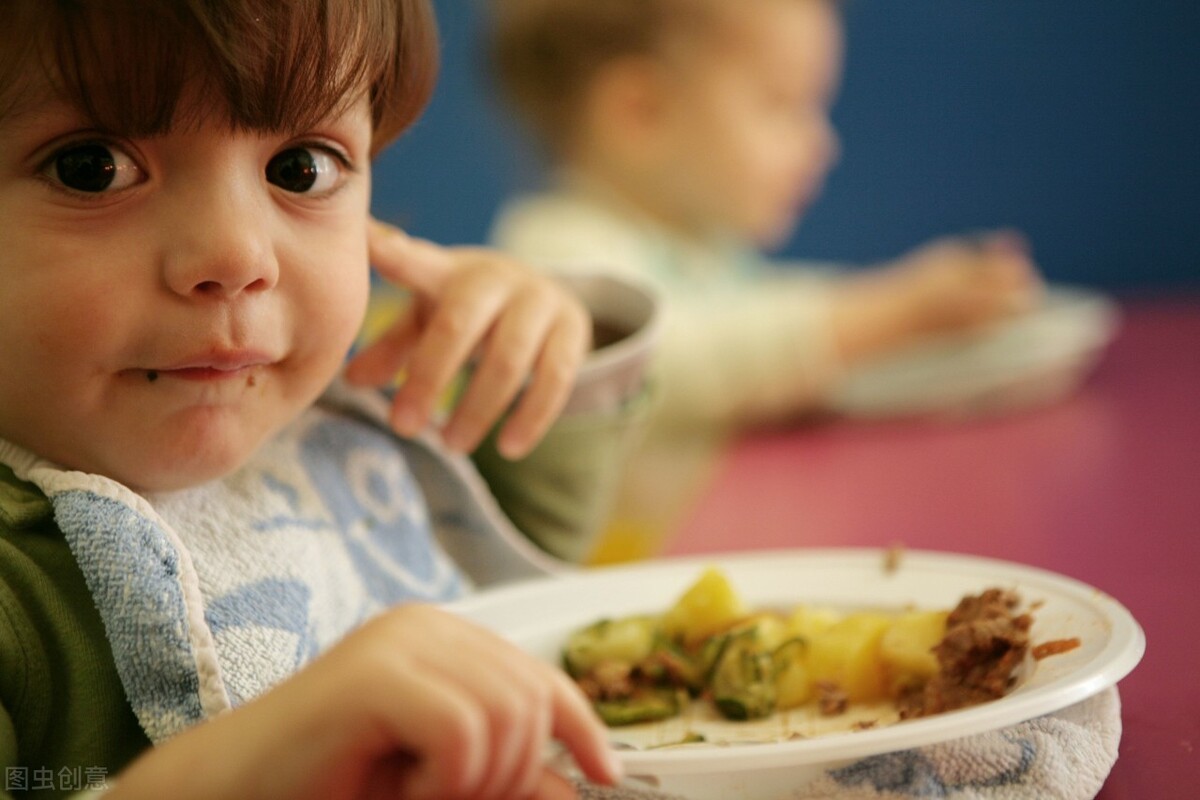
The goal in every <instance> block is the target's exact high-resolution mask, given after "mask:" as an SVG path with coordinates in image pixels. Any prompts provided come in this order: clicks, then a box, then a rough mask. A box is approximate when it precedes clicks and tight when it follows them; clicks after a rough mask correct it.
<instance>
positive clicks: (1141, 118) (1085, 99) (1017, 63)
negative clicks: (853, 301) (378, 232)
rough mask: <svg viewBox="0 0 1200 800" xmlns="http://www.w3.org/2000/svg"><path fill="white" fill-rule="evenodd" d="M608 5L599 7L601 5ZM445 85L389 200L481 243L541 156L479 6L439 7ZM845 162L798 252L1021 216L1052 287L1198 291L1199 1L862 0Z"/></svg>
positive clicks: (389, 164) (422, 220)
mask: <svg viewBox="0 0 1200 800" xmlns="http://www.w3.org/2000/svg"><path fill="white" fill-rule="evenodd" d="M597 1H598V2H603V0H597ZM434 4H435V6H436V7H437V11H438V16H439V20H440V23H441V25H442V34H443V46H444V54H443V55H444V59H443V60H444V65H443V76H442V82H441V83H440V85H439V88H438V91H437V94H436V96H435V98H434V101H433V103H432V105H431V107H430V109H429V111H428V113H427V114H426V116H425V117H424V118H423V119H422V121H421V122H420V123H418V125H417V126H416V128H414V130H413V131H412V132H410V133H409V134H408V135H407V136H406V137H405V138H404V139H403V140H401V141H400V142H399V143H398V144H397V145H395V146H393V147H392V148H391V149H390V150H389V151H387V152H386V153H385V154H384V156H383V157H382V158H381V159H380V161H379V163H378V165H377V170H376V189H375V193H376V195H375V211H376V213H377V214H378V215H380V216H382V217H384V218H386V219H390V220H393V221H399V222H401V223H402V224H404V225H406V226H407V227H408V228H409V229H410V230H411V231H412V232H414V233H417V234H420V235H423V236H427V237H430V238H433V239H435V240H438V241H443V242H446V243H457V242H478V241H481V240H482V239H483V238H484V236H485V235H486V231H487V228H488V224H489V221H490V219H491V215H492V213H493V211H494V209H495V207H496V204H497V203H498V202H499V201H500V199H501V198H502V197H504V195H505V194H507V193H508V192H509V191H512V190H513V189H514V188H519V187H529V186H533V185H536V181H537V163H536V159H534V158H533V156H531V155H530V153H529V152H528V151H527V150H526V149H525V148H524V146H523V144H522V141H521V136H520V134H519V133H518V132H517V131H515V130H514V129H513V128H512V127H511V125H510V124H509V123H507V121H506V120H505V119H504V113H503V110H502V109H501V108H500V107H499V105H498V103H497V102H496V101H495V100H494V99H493V98H492V96H491V94H492V92H491V89H490V87H489V86H488V85H487V81H486V78H485V77H484V70H483V65H482V56H481V54H480V48H479V38H480V32H481V26H482V20H481V19H480V14H479V12H478V10H477V6H476V4H475V3H474V2H471V0H435V3H434ZM845 8H846V12H845V16H846V26H847V38H848V53H847V65H846V74H845V79H844V84H843V88H842V92H841V95H840V97H839V100H838V103H837V105H836V107H835V109H834V121H835V124H836V125H837V127H838V129H839V131H840V132H841V136H842V141H843V158H842V162H841V164H839V166H838V167H837V169H836V170H835V171H834V173H833V174H832V175H831V176H830V180H829V182H828V184H827V188H826V191H825V193H824V195H823V196H822V197H821V199H820V201H819V202H818V203H817V204H816V205H815V207H814V208H813V209H812V210H811V211H810V213H809V215H808V216H807V217H806V219H805V220H804V222H803V224H802V225H801V226H800V228H799V229H798V230H797V232H796V235H795V236H794V237H793V239H792V241H790V242H789V243H788V244H787V246H786V247H785V248H784V251H783V253H782V255H785V256H797V257H813V258H828V259H836V260H842V261H851V262H869V261H872V260H878V259H883V258H887V257H890V256H893V255H896V254H898V253H900V252H902V251H903V250H904V249H906V248H908V247H911V246H913V245H916V244H918V243H920V242H921V241H923V240H925V239H927V238H929V237H931V236H933V235H937V234H940V233H946V232H952V231H962V230H974V229H982V228H988V227H995V226H1001V225H1004V226H1013V227H1016V228H1019V229H1021V230H1023V231H1025V232H1026V233H1027V234H1028V235H1029V237H1030V239H1031V240H1032V242H1033V245H1034V251H1035V255H1036V257H1037V259H1038V262H1039V263H1040V264H1041V266H1042V268H1043V269H1044V270H1045V272H1046V273H1047V274H1048V275H1049V276H1050V277H1051V279H1053V280H1057V281H1064V282H1072V283H1081V284H1088V285H1094V286H1101V287H1106V288H1111V289H1135V288H1158V287H1173V286H1183V285H1187V286H1193V287H1194V286H1200V2H1195V0H1146V2H1136V0H902V1H901V2H897V1H896V0H849V2H848V3H847V5H846V7H845Z"/></svg>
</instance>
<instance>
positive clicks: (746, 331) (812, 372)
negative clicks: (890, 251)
mask: <svg viewBox="0 0 1200 800" xmlns="http://www.w3.org/2000/svg"><path fill="white" fill-rule="evenodd" d="M493 14H494V19H493V21H492V31H493V41H492V53H493V56H494V62H495V71H496V74H497V76H498V80H499V82H500V83H501V85H502V88H503V89H504V91H505V92H506V94H507V96H508V97H509V99H510V100H511V101H512V105H513V107H514V108H515V109H516V111H517V113H518V114H519V116H520V117H521V118H522V119H523V120H524V121H525V122H526V123H528V125H529V127H530V128H531V129H532V130H533V132H534V133H535V134H536V135H537V137H538V139H539V141H540V143H541V144H542V145H543V146H544V148H545V150H546V152H547V153H548V154H549V155H550V157H551V158H552V161H553V166H554V168H555V171H554V177H555V181H554V185H553V187H552V188H550V189H549V190H548V191H546V192H544V193H542V194H539V195H535V196H527V197H520V198H516V199H514V200H513V201H511V202H510V203H508V204H507V205H506V206H505V207H504V208H503V209H502V211H501V212H500V214H499V216H498V219H497V221H496V223H495V227H494V231H493V242H494V243H495V244H496V245H498V246H499V247H500V248H502V249H505V250H507V251H509V252H511V253H514V254H518V255H520V256H521V257H522V258H525V259H528V260H532V261H534V262H537V263H542V264H547V265H549V264H553V265H554V267H555V268H558V269H572V268H576V269H596V268H605V269H610V270H613V271H617V272H620V273H622V274H627V275H629V276H632V277H635V278H638V279H641V280H643V281H646V282H648V283H650V284H652V285H654V286H655V287H657V288H658V289H659V290H660V292H661V293H662V295H663V298H664V304H665V329H664V336H663V340H662V342H661V345H660V348H659V350H658V353H657V355H656V362H655V367H656V371H655V375H656V378H657V384H656V387H657V391H658V393H659V401H658V406H657V408H656V411H655V416H654V423H653V425H654V428H653V432H652V434H651V436H650V440H649V441H648V442H646V444H645V447H644V448H643V452H642V453H641V456H640V459H641V463H640V465H638V468H637V469H635V470H633V471H632V472H631V473H630V480H629V481H628V483H629V486H628V488H627V491H626V500H627V502H626V503H625V505H626V515H627V517H628V516H629V515H630V514H631V515H632V517H638V516H641V517H646V515H647V514H650V515H652V516H655V517H657V519H658V522H657V523H654V524H652V525H650V527H655V525H657V526H659V527H661V526H662V525H667V526H669V525H670V524H671V521H672V520H673V518H674V516H675V515H677V514H678V511H679V510H680V509H681V508H682V507H683V506H684V505H685V504H686V500H687V497H688V495H689V492H691V491H694V489H695V488H696V487H697V486H698V485H699V482H700V479H701V476H702V475H703V473H704V471H705V469H706V465H707V464H710V463H711V460H710V459H709V458H708V456H709V454H711V452H712V451H713V449H714V448H715V447H716V446H717V445H718V444H719V442H720V440H721V438H722V437H723V436H724V434H725V433H726V432H728V431H730V430H735V429H738V428H740V427H744V426H747V425H754V424H761V423H778V422H781V421H787V420H792V419H795V418H798V417H800V416H802V415H805V414H808V413H811V412H813V411H818V410H833V411H836V410H837V395H838V391H839V387H840V386H841V385H842V384H843V382H844V381H845V380H846V379H847V377H848V376H850V375H853V374H854V372H855V371H856V370H859V369H862V368H865V367H868V366H870V365H872V364H875V363H879V362H880V361H881V360H884V359H886V358H887V357H888V356H889V355H890V354H893V353H896V352H900V351H902V350H903V349H904V348H906V347H908V346H910V345H912V344H913V343H915V342H918V341H921V340H923V339H926V338H928V337H932V336H935V335H939V334H946V333H954V332H960V331H966V330H973V329H977V328H979V327H981V326H986V325H987V324H988V323H991V322H994V321H996V320H998V319H1000V318H1004V317H1007V316H1009V315H1013V314H1016V313H1018V312H1020V311H1022V310H1025V309H1028V308H1030V307H1031V306H1032V305H1033V304H1034V302H1035V300H1036V298H1037V297H1038V295H1039V291H1040V280H1039V277H1038V274H1037V271H1036V269H1035V267H1034V265H1033V264H1032V263H1031V261H1030V258H1029V255H1028V253H1027V250H1026V248H1025V246H1024V244H1023V242H1022V240H1021V238H1020V237H1019V236H1018V235H1016V234H1012V233H1006V232H999V233H995V234H992V235H987V236H982V237H970V238H962V239H945V240H940V241H936V242H933V243H931V244H929V245H926V246H924V247H922V248H920V249H918V250H916V251H915V252H912V253H909V254H908V255H906V256H904V257H902V258H900V259H899V260H897V261H896V262H895V263H892V264H887V265H883V266H880V267H878V268H875V269H870V270H866V271H859V272H853V271H838V270H835V269H829V268H818V267H814V266H811V265H810V267H809V268H797V266H796V265H790V268H780V265H777V264H772V263H771V262H769V261H768V260H767V259H766V258H765V257H764V256H763V255H762V251H763V250H764V249H766V248H770V247H772V246H776V245H778V244H780V243H781V242H783V241H784V240H785V238H786V237H787V236H788V235H789V233H790V232H791V231H792V229H793V227H794V226H795V225H796V223H797V221H798V219H799V218H800V216H801V214H802V213H803V211H804V209H805V208H806V206H807V205H808V204H809V203H810V202H812V201H813V199H814V198H815V197H816V195H817V193H818V192H819V190H820V188H821V185H822V181H823V179H824V177H825V175H826V173H827V172H828V171H829V169H830V168H831V166H832V165H833V164H834V162H835V161H836V159H837V157H838V140H837V135H836V133H835V131H834V130H833V128H832V126H831V124H830V119H829V111H830V105H831V103H832V100H833V97H834V93H835V90H836V87H837V84H838V78H839V72H840V69H841V48H842V31H841V26H840V19H839V13H838V9H837V7H836V3H834V2H832V0H748V1H747V2H744V3H736V4H734V3H729V2H727V0H606V1H605V2H602V3H597V2H592V1H591V0H497V2H495V3H494V4H493ZM669 498H674V500H671V499H669ZM636 509H640V510H636ZM647 524H649V523H647ZM634 527H635V528H637V527H638V525H636V524H635V525H634ZM641 527H645V526H641ZM629 533H630V534H631V538H632V539H635V540H636V539H639V538H643V539H644V537H646V536H647V535H648V532H647V531H646V530H634V531H631V532H629ZM653 539H654V537H653V536H651V537H650V539H649V540H646V543H645V544H643V545H640V546H639V545H636V544H634V545H630V544H629V543H628V542H627V543H626V545H625V546H626V548H629V547H632V551H633V552H636V553H637V554H645V552H648V551H651V550H652V549H653V547H654V546H655V545H654V544H653Z"/></svg>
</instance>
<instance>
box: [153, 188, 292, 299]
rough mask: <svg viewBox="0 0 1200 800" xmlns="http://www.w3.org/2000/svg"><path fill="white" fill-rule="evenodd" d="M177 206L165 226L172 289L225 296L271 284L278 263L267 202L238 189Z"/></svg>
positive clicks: (166, 265)
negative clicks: (168, 223) (249, 196)
mask: <svg viewBox="0 0 1200 800" xmlns="http://www.w3.org/2000/svg"><path fill="white" fill-rule="evenodd" d="M181 206H182V207H181V208H180V213H178V214H175V215H174V216H175V219H174V220H172V224H170V225H168V226H166V228H165V229H166V230H167V231H168V240H167V243H166V247H167V252H166V256H165V259H164V277H165V279H166V282H167V285H168V286H169V287H170V289H171V290H172V291H174V292H176V293H177V294H180V295H183V296H187V297H195V296H204V297H214V298H228V297H233V296H235V295H238V294H240V293H242V292H253V291H261V290H264V289H270V288H272V287H273V286H275V284H276V283H277V282H278V280H279V263H278V261H277V259H276V255H275V248H274V244H273V241H272V237H271V233H270V229H269V228H270V216H269V211H268V209H267V208H266V207H261V206H260V204H259V203H257V202H256V201H255V200H254V199H253V198H246V197H241V196H239V195H238V193H236V192H232V193H231V192H224V193H221V194H220V196H216V195H215V193H214V194H213V195H209V196H206V197H197V198H193V200H192V202H188V203H186V204H181Z"/></svg>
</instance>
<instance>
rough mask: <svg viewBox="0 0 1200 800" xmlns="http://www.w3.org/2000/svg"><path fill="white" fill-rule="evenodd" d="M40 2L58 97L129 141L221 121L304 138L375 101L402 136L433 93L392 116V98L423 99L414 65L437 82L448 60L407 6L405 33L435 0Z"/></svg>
mask: <svg viewBox="0 0 1200 800" xmlns="http://www.w3.org/2000/svg"><path fill="white" fill-rule="evenodd" d="M38 5H39V6H43V10H42V13H41V14H40V15H37V16H39V17H40V20H39V24H40V26H41V30H40V35H39V36H37V37H36V38H35V39H34V40H33V43H32V50H31V52H30V54H29V55H30V56H32V57H33V58H35V59H37V60H39V61H40V62H41V66H42V67H43V70H44V73H45V75H46V77H47V79H48V81H49V83H50V86H51V88H52V91H54V92H55V93H56V94H58V95H60V96H61V97H62V99H64V100H66V101H67V102H68V103H70V104H72V105H73V106H75V107H76V108H78V109H79V111H80V112H81V113H82V114H84V115H85V116H86V117H88V118H89V119H90V120H91V121H93V122H94V124H95V125H96V126H97V127H99V128H101V129H104V130H107V131H111V132H113V133H116V134H119V135H124V136H131V137H136V136H154V135H157V134H162V133H165V132H167V131H169V130H171V129H173V128H175V127H180V126H182V127H187V126H191V125H195V124H197V123H199V122H202V121H204V120H207V119H210V118H217V119H222V120H225V121H227V122H228V124H229V125H230V126H231V127H232V128H234V129H246V130H259V131H264V132H272V133H286V132H290V131H298V130H303V129H306V128H310V127H312V126H314V125H315V124H316V123H318V122H319V121H320V120H322V119H324V118H326V117H327V116H330V115H332V114H336V113H338V112H340V111H343V110H344V109H346V108H347V107H348V106H349V105H351V104H352V103H353V102H355V101H356V100H359V99H360V98H362V97H363V95H364V93H369V96H370V97H371V99H372V105H373V116H374V119H373V122H374V124H375V127H376V129H377V130H378V129H379V128H380V127H383V128H384V129H385V132H387V133H389V134H391V133H395V132H397V131H398V130H399V129H401V128H403V127H404V126H405V125H407V124H408V122H410V121H411V119H412V117H413V116H415V114H416V110H417V109H419V108H420V106H421V105H423V104H424V101H425V99H426V98H427V96H428V92H429V90H430V89H429V88H428V87H427V88H426V89H425V94H424V96H420V97H416V98H408V100H410V101H411V102H409V103H401V104H400V105H402V106H414V105H415V108H401V109H399V110H397V109H395V108H391V107H390V106H389V107H388V109H387V110H386V111H384V110H381V107H380V106H381V103H380V102H379V98H380V96H381V95H383V96H386V97H388V98H389V99H390V104H392V105H394V104H396V97H395V96H394V95H395V94H396V93H397V89H399V88H405V89H409V90H415V91H417V93H418V94H420V88H421V86H423V83H422V81H420V80H414V79H413V76H412V75H410V74H408V73H409V72H411V71H412V70H414V69H417V70H418V71H423V72H424V73H428V74H427V75H420V76H417V77H419V78H425V79H427V82H428V83H429V84H430V86H431V84H432V73H433V72H434V68H433V67H430V66H425V67H423V68H422V67H421V66H420V65H421V64H422V62H428V61H431V60H434V59H435V58H436V52H435V49H436V45H434V44H433V37H434V35H435V34H434V32H433V30H432V26H431V25H430V26H429V29H428V30H418V31H416V32H414V31H403V32H402V31H400V30H398V29H399V27H400V25H401V22H400V21H401V19H402V18H403V14H404V10H405V7H406V6H408V7H410V8H412V9H415V10H416V12H417V13H415V14H414V16H415V17H417V19H413V20H408V19H405V20H404V23H403V24H404V26H405V27H408V25H409V23H410V22H411V23H412V24H414V25H416V26H417V27H418V28H420V27H421V23H423V22H430V20H428V19H422V16H423V15H422V14H421V13H420V10H421V6H422V5H423V0H421V1H419V2H411V3H405V2H403V1H402V2H399V3H398V2H397V0H359V1H358V2H353V3H350V2H345V1H344V0H290V1H289V2H280V1H279V0H224V1H223V2H222V1H221V0H215V1H214V0H186V1H185V2H169V3H167V2H162V0H93V1H91V2H89V1H87V0H84V1H83V2H72V3H65V2H59V3H44V4H43V3H39V4H38ZM398 7H399V8H398ZM414 39H415V40H417V41H420V42H423V43H424V44H425V45H427V46H428V49H426V50H424V51H423V52H421V53H419V54H415V53H402V52H400V51H401V50H404V49H407V50H410V51H411V50H414V48H413V47H412V41H413V40H414ZM24 60H25V61H26V62H27V63H28V62H29V61H30V58H29V57H26V58H25V59H24ZM34 63H36V61H35V62H34ZM396 83H401V84H404V86H403V87H397V86H395V84H396ZM389 115H390V117H391V119H389ZM396 117H399V119H397V118H396ZM389 123H390V124H389Z"/></svg>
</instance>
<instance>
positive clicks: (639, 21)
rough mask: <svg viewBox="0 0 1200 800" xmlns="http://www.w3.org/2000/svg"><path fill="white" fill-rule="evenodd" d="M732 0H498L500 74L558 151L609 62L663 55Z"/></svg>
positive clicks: (495, 55)
mask: <svg viewBox="0 0 1200 800" xmlns="http://www.w3.org/2000/svg"><path fill="white" fill-rule="evenodd" d="M729 1H730V0H493V2H492V4H491V10H492V14H491V17H492V19H491V46H490V56H491V61H492V64H493V67H494V70H493V71H494V75H495V78H496V80H497V81H498V83H499V86H500V89H501V91H502V92H503V93H504V94H506V95H507V97H508V99H509V100H510V101H511V102H512V104H513V106H514V107H515V109H516V111H517V112H518V114H520V115H521V116H522V117H523V118H524V120H525V122H527V123H528V124H529V125H530V126H531V127H532V128H533V131H534V133H535V134H536V135H537V136H539V137H540V138H541V139H542V141H543V143H544V144H546V145H547V146H549V147H550V149H551V150H561V149H562V148H563V147H564V145H565V143H566V142H567V141H568V140H569V138H570V137H571V135H572V134H573V133H574V126H575V124H576V121H577V119H578V115H579V111H580V103H581V101H582V99H583V95H584V93H585V91H586V89H587V87H588V85H589V83H590V82H591V80H592V79H593V78H594V77H595V76H596V74H597V73H598V72H599V71H600V70H601V69H602V68H603V67H604V66H606V65H607V64H609V63H611V62H613V61H616V60H618V59H621V58H625V57H628V56H655V55H657V54H658V53H660V52H661V51H662V49H663V48H664V46H665V45H666V43H667V42H668V38H669V37H671V36H673V35H675V34H677V33H683V34H686V33H687V32H690V31H692V30H704V29H705V28H707V27H708V26H709V25H710V24H711V21H712V19H713V13H712V12H713V10H714V8H715V7H717V6H719V5H720V4H721V3H723V2H729Z"/></svg>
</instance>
